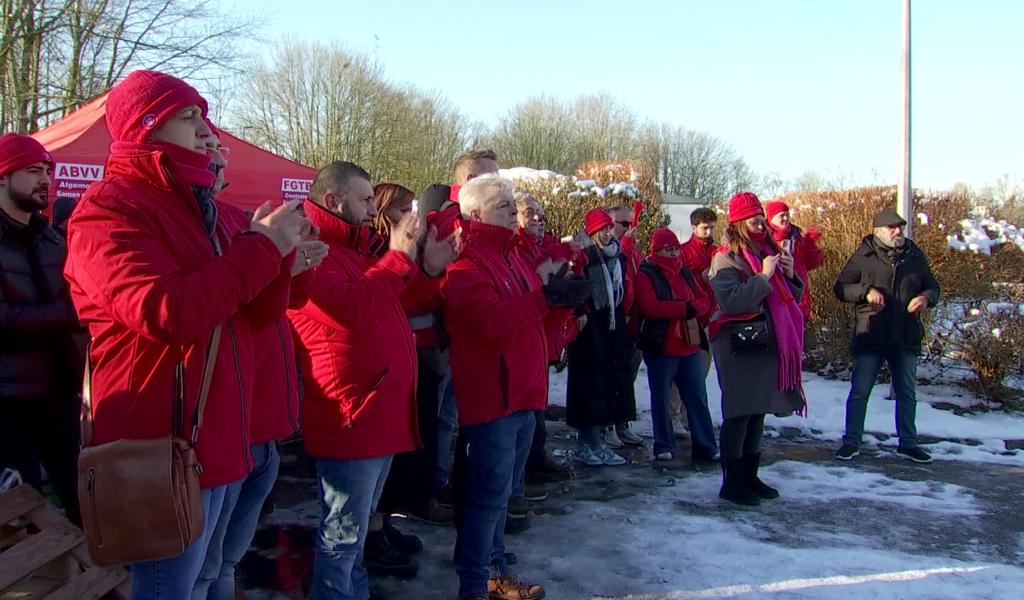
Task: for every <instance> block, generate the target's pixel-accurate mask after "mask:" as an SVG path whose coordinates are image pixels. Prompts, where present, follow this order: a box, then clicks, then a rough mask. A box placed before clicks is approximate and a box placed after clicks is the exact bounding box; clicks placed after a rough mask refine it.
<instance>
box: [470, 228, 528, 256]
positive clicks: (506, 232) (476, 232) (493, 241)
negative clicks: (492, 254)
mask: <svg viewBox="0 0 1024 600" xmlns="http://www.w3.org/2000/svg"><path fill="white" fill-rule="evenodd" d="M463 231H464V232H465V235H466V241H467V242H468V243H470V244H476V245H481V246H488V247H491V248H496V249H498V250H500V251H501V252H502V253H507V252H508V251H509V250H510V249H511V248H512V247H513V246H514V245H515V234H516V232H515V230H513V229H508V228H506V227H500V226H498V225H488V224H487V223H481V222H480V221H466V222H465V223H464V224H463Z"/></svg>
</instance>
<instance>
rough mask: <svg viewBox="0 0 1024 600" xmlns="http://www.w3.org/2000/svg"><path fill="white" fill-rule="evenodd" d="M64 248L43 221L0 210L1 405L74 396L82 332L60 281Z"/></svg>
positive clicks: (78, 385)
mask: <svg viewBox="0 0 1024 600" xmlns="http://www.w3.org/2000/svg"><path fill="white" fill-rule="evenodd" d="M66 256H67V249H66V248H65V246H64V242H63V241H62V240H61V238H60V236H59V235H57V233H56V232H54V230H53V229H52V228H51V227H50V226H49V224H48V223H47V221H46V218H45V217H43V216H42V215H39V214H34V215H32V218H31V219H30V221H29V224H28V225H25V224H23V223H21V222H19V221H16V220H14V219H12V218H11V217H10V216H9V215H7V213H5V212H3V211H2V210H0V402H7V401H11V400H30V399H37V398H47V397H57V396H65V395H68V394H73V393H75V392H76V391H77V390H79V389H81V384H82V356H83V354H82V341H83V339H84V330H83V329H82V327H81V326H80V325H79V323H78V316H77V315H76V313H75V308H74V306H73V305H72V304H71V298H70V296H69V295H68V284H67V282H66V281H64V274H63V270H64V259H65V258H66Z"/></svg>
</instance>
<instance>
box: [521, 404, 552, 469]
mask: <svg viewBox="0 0 1024 600" xmlns="http://www.w3.org/2000/svg"><path fill="white" fill-rule="evenodd" d="M533 416H534V421H535V422H536V425H535V426H534V428H533V441H532V442H531V443H530V455H529V456H528V457H527V458H526V469H527V470H530V469H536V468H538V467H541V466H543V465H544V459H545V458H546V456H547V450H545V448H544V445H545V444H547V441H548V426H547V424H546V423H545V422H544V411H542V410H536V411H534V412H533Z"/></svg>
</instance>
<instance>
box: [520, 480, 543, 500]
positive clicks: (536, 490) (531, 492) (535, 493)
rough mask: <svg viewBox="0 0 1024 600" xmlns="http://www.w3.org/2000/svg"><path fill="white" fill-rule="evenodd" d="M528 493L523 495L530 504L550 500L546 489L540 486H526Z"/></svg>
mask: <svg viewBox="0 0 1024 600" xmlns="http://www.w3.org/2000/svg"><path fill="white" fill-rule="evenodd" d="M525 487H526V492H525V493H524V494H523V498H525V499H527V500H529V501H530V502H543V501H545V500H547V499H548V493H547V492H546V491H545V490H544V488H542V487H540V486H538V485H531V484H529V483H528V484H526V486H525Z"/></svg>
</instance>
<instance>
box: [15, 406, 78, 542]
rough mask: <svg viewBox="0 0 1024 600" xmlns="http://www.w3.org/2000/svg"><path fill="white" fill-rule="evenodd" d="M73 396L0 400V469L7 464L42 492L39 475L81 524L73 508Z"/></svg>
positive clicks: (75, 442)
mask: <svg viewBox="0 0 1024 600" xmlns="http://www.w3.org/2000/svg"><path fill="white" fill-rule="evenodd" d="M81 412H82V403H81V401H80V400H79V399H78V397H77V396H75V397H74V398H73V399H68V398H62V399H56V398H45V399H32V400H23V399H17V398H0V470H2V469H4V468H12V469H14V470H16V471H18V473H20V474H21V479H22V481H24V482H25V483H27V484H29V485H31V486H32V487H34V488H36V489H37V490H39V491H40V492H42V487H43V474H42V470H41V469H40V468H39V466H40V464H42V467H43V468H44V469H46V475H47V478H48V479H49V481H50V485H51V486H53V490H54V491H55V492H56V493H57V497H58V498H59V499H60V503H61V505H63V507H64V511H65V512H66V513H67V517H68V520H69V521H71V522H72V523H74V524H75V525H78V526H81V524H82V519H81V516H80V514H79V509H78V449H79V445H80V441H79V428H78V425H79V418H80V415H81Z"/></svg>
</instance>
